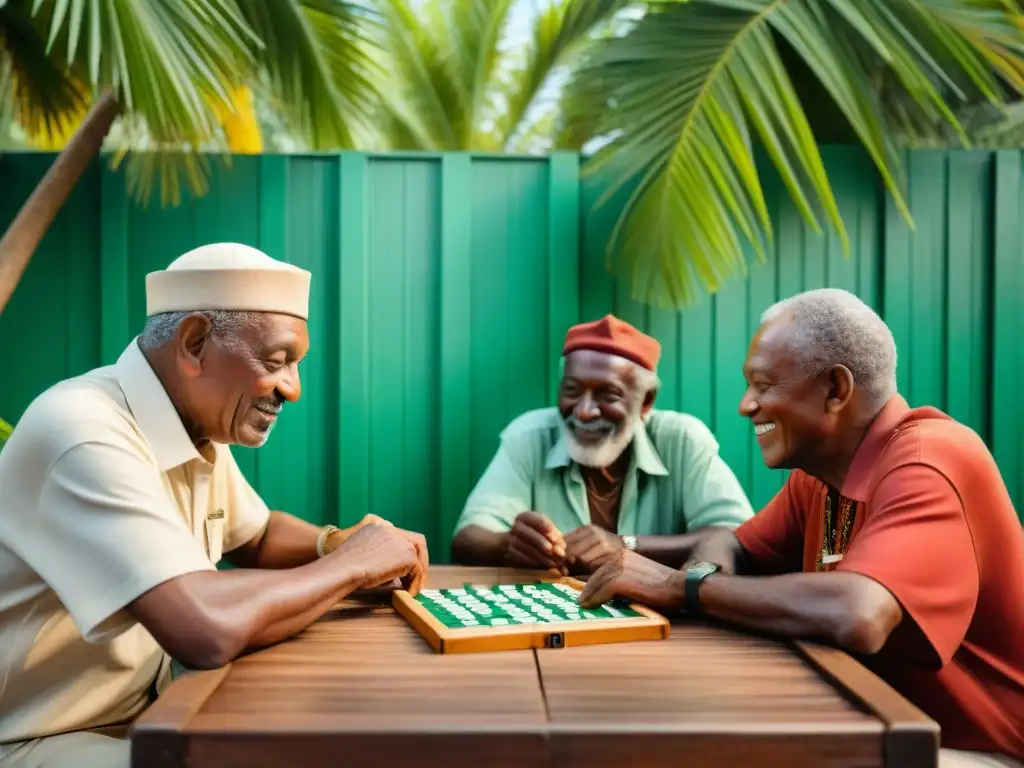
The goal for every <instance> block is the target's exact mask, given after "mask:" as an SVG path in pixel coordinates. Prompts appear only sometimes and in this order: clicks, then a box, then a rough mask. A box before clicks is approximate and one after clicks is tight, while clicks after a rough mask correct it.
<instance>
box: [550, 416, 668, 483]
mask: <svg viewBox="0 0 1024 768" xmlns="http://www.w3.org/2000/svg"><path fill="white" fill-rule="evenodd" d="M559 429H561V427H559ZM572 463H573V462H572V459H571V458H569V446H567V445H566V443H565V433H564V432H562V433H561V435H560V436H559V438H558V442H557V443H555V444H554V445H553V446H551V450H549V451H548V455H547V460H546V461H545V462H544V468H545V469H563V468H565V467H568V466H570V465H572ZM630 464H631V466H635V467H636V468H637V469H639V470H640V471H641V472H644V473H645V474H648V475H668V470H667V469H666V468H665V464H664V463H663V462H662V460H661V456H659V455H658V449H657V448H655V447H654V443H653V442H652V441H651V438H650V435H648V434H647V428H646V427H645V425H644V422H643V421H638V422H637V425H636V427H635V428H634V429H633V458H632V460H631V462H630Z"/></svg>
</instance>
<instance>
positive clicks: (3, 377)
mask: <svg viewBox="0 0 1024 768" xmlns="http://www.w3.org/2000/svg"><path fill="white" fill-rule="evenodd" d="M825 154H826V161H827V164H828V166H829V168H830V171H831V173H832V178H833V181H834V184H835V188H836V190H835V191H836V195H837V197H838V199H839V204H840V207H841V210H842V212H843V214H844V217H845V220H846V222H847V225H848V227H849V230H850V235H851V240H852V247H853V250H852V253H851V255H850V258H849V259H844V257H843V254H842V252H841V250H840V247H839V244H838V241H837V239H836V238H835V237H834V236H831V235H822V236H819V235H815V234H812V233H810V232H809V231H808V230H807V229H806V227H805V226H804V224H803V222H802V220H801V219H800V218H799V215H798V214H797V213H796V211H795V209H794V208H793V206H792V205H791V204H789V202H788V200H787V198H786V196H785V193H784V191H783V190H782V189H781V187H780V185H779V184H778V182H777V180H776V179H775V178H774V177H773V176H771V175H769V176H768V177H767V179H766V181H765V183H766V185H767V190H766V191H767V193H768V199H769V204H770V206H771V211H772V215H773V219H774V222H775V240H774V245H773V247H772V252H771V256H770V259H769V261H768V262H767V263H765V264H753V266H752V268H751V273H750V277H749V279H747V280H744V281H735V282H733V283H732V284H730V285H729V286H728V287H727V288H726V289H725V290H723V291H722V292H720V293H719V294H717V295H716V296H714V297H712V298H708V299H705V300H703V301H702V302H701V303H700V304H699V305H697V306H695V307H693V308H691V309H689V310H687V311H685V312H682V313H676V312H669V311H665V310H656V309H649V308H646V307H643V306H640V305H637V304H636V303H635V302H633V301H631V300H630V299H629V292H628V288H627V287H625V286H623V285H622V284H621V283H619V282H617V281H615V280H613V279H612V278H611V277H610V276H609V275H608V273H607V272H606V271H605V269H604V255H603V251H604V243H605V242H606V239H607V236H608V233H609V231H610V228H611V226H612V225H613V224H614V220H615V215H616V212H615V209H614V207H608V208H602V209H598V210H594V209H593V202H594V200H595V199H596V197H597V195H598V194H599V189H598V187H599V182H597V181H586V182H583V183H581V182H580V174H579V161H578V158H577V157H576V156H575V155H573V154H555V155H553V156H550V157H545V158H504V157H499V156H480V155H467V154H450V155H385V156H381V155H364V154H356V153H351V154H340V155H329V156H290V157H281V156H263V157H238V158H235V159H234V163H233V167H232V169H231V170H230V171H227V172H218V174H217V175H216V177H215V179H214V188H213V191H212V192H211V194H209V195H208V196H206V197H204V198H202V199H199V200H193V201H189V202H187V203H185V204H184V205H183V206H182V207H180V208H177V209H159V208H158V207H156V206H154V207H152V208H150V209H147V210H143V209H141V208H139V207H137V206H135V205H134V204H132V203H131V202H129V200H128V198H127V196H126V194H125V186H124V182H123V179H122V178H121V177H120V176H118V175H116V174H113V173H111V172H110V171H109V170H108V169H107V168H106V167H105V165H101V164H99V163H97V164H96V165H95V166H94V167H93V168H91V169H90V171H89V173H88V174H87V176H86V178H85V179H84V180H83V183H82V184H80V185H79V187H78V189H76V191H75V193H74V195H73V197H72V199H71V200H70V201H69V203H68V205H67V206H66V207H65V209H64V210H63V211H62V213H61V214H60V218H59V220H58V222H57V224H56V226H55V227H54V228H53V230H52V231H51V233H50V234H49V235H48V236H47V238H46V240H45V241H44V243H43V245H42V247H41V249H40V251H39V253H38V254H37V256H36V257H35V259H34V260H33V262H32V264H31V265H30V267H29V269H28V271H27V273H26V275H25V278H24V280H23V282H22V284H21V285H20V286H19V288H18V291H17V292H16V293H15V296H14V298H13V300H12V302H11V304H10V305H9V307H8V309H7V311H5V313H4V315H3V317H2V318H0V349H3V350H4V353H5V355H4V359H5V361H6V362H4V363H3V364H2V366H0V415H2V416H4V417H6V418H8V419H9V420H16V419H17V418H18V417H19V416H20V415H21V412H22V411H23V410H24V408H25V407H26V406H27V405H28V403H29V402H30V401H31V399H32V398H33V397H34V396H35V395H36V394H38V393H39V392H40V391H41V390H42V389H43V388H45V387H46V386H48V385H50V384H52V383H53V382H55V381H57V380H59V379H61V378H63V377H65V376H68V375H73V374H76V373H79V372H82V371H84V370H87V369H88V368H90V367H92V366H94V365H97V364H100V363H101V362H102V363H107V362H111V361H113V360H114V359H115V358H116V357H117V355H118V354H119V353H120V351H121V350H122V349H123V347H124V345H125V344H126V343H127V342H128V341H129V340H130V339H131V338H132V336H133V335H134V334H135V333H136V332H137V331H138V330H139V328H140V327H141V323H142V322H143V319H144V294H143V285H144V276H145V274H146V273H147V272H149V271H151V270H154V269H159V268H162V267H163V266H165V265H166V264H167V263H168V262H169V261H170V260H172V259H173V258H174V257H175V256H177V255H178V254H180V253H182V252H184V251H185V250H187V249H188V248H191V247H193V246H195V245H198V244H200V243H204V242H210V241H214V240H235V241H239V242H243V243H248V244H251V245H255V246H258V247H261V248H263V249H264V250H266V251H267V252H268V253H270V254H272V255H274V256H276V257H279V258H284V259H286V260H288V261H291V262H293V263H296V264H299V265H301V266H303V267H305V268H307V269H310V270H311V271H312V272H313V281H314V282H313V295H312V299H311V309H312V313H313V317H312V319H311V322H310V326H311V335H312V341H313V350H312V353H311V354H310V356H309V358H308V359H307V361H306V362H305V363H304V364H303V369H302V375H303V397H302V400H301V401H300V403H299V404H298V405H296V406H295V407H293V408H290V409H287V410H288V413H287V415H286V416H285V417H284V418H282V420H281V423H280V424H279V426H278V427H277V429H276V430H275V433H274V435H273V438H272V439H271V440H270V442H269V443H268V444H267V446H266V447H264V448H262V449H260V450H259V451H251V450H247V449H240V450H238V452H237V455H238V457H239V461H240V463H241V465H242V467H243V469H244V471H245V472H246V473H247V475H248V476H249V477H250V478H251V479H252V480H253V482H254V483H255V485H256V487H257V488H258V490H259V491H260V492H261V493H262V494H263V495H264V497H265V498H266V499H267V501H268V503H269V504H270V505H271V506H272V507H276V508H282V509H287V510H288V511H291V512H294V513H296V514H299V515H301V516H303V517H305V518H307V519H310V520H313V521H316V522H341V523H348V522H350V521H353V520H355V519H358V517H360V516H361V515H362V514H363V513H364V512H365V511H373V512H375V513H377V514H380V515H383V516H386V517H389V518H391V519H393V520H394V521H395V522H396V523H398V524H401V525H403V526H405V527H409V528H413V529H416V530H420V531H422V532H424V533H425V534H427V535H428V537H430V540H431V543H432V544H431V550H432V557H433V559H434V560H435V561H438V562H443V561H445V560H446V559H447V556H448V552H447V550H448V541H449V535H450V531H451V528H452V525H453V523H454V520H455V517H456V516H457V515H458V512H459V509H460V506H461V503H462V500H463V499H464V498H465V495H466V493H467V492H468V490H469V489H470V487H471V485H472V483H473V481H474V480H475V478H476V477H477V476H478V475H479V473H480V472H481V471H482V469H483V467H484V466H485V465H486V463H487V461H488V460H489V459H490V457H491V455H492V452H493V451H494V449H495V447H496V445H497V435H498V432H499V431H500V429H501V428H502V427H503V426H504V425H505V424H506V423H507V422H508V421H509V420H510V419H511V418H513V417H514V416H516V415H517V414H519V413H521V412H522V411H524V410H526V409H529V408H535V407H540V406H544V405H547V404H549V403H551V401H552V397H553V392H554V387H555V384H556V371H557V367H556V363H557V357H558V353H559V350H560V347H561V339H562V336H563V334H564V332H565V330H566V328H567V327H568V326H569V325H570V324H572V323H574V322H577V321H578V320H580V319H593V318H595V317H599V316H600V315H602V314H604V313H605V312H609V311H611V312H615V313H617V314H619V315H620V316H622V317H624V318H626V319H628V320H630V321H632V322H635V323H637V324H638V325H640V326H642V327H644V328H646V329H647V330H648V331H650V332H651V333H653V334H655V335H656V336H657V337H658V338H659V339H660V340H661V342H662V344H663V347H664V363H663V369H662V378H663V380H664V389H663V391H662V394H661V397H660V401H659V404H660V405H661V406H662V407H671V408H679V409H682V410H686V411H689V412H691V413H693V414H695V415H697V416H699V417H700V418H702V419H704V420H705V421H706V422H707V423H708V424H709V426H710V427H711V428H712V429H713V430H714V431H715V433H716V435H717V436H718V439H719V441H720V443H721V446H722V453H723V455H724V456H725V458H726V459H727V460H728V461H729V463H730V464H731V465H732V466H733V468H734V469H735V471H736V472H737V474H738V475H739V477H740V479H741V480H742V482H743V483H744V485H745V487H746V488H747V490H748V492H749V493H750V495H751V498H752V500H753V501H754V503H755V505H760V504H763V503H764V502H766V501H767V500H768V499H769V498H770V497H771V495H772V494H773V493H774V492H775V491H776V490H777V489H778V488H779V487H780V486H781V483H782V481H783V475H782V473H779V472H773V471H771V470H768V469H766V468H765V467H764V466H763V464H762V463H761V461H760V456H759V454H758V452H757V449H756V446H755V444H754V442H753V438H752V435H751V431H750V428H749V425H748V424H747V423H746V422H745V421H744V420H743V419H741V418H740V417H739V415H738V414H737V406H738V403H739V397H740V395H741V393H742V390H743V379H742V375H741V372H740V370H741V366H742V361H743V357H744V354H745V350H746V345H747V342H748V340H749V338H750V335H751V333H752V332H753V330H754V328H755V327H756V325H757V321H758V316H759V314H760V312H761V311H762V310H763V309H765V308H766V307H767V306H768V305H769V304H770V303H771V302H772V301H774V300H776V299H778V298H781V297H784V296H788V295H791V294H793V293H795V292H797V291H800V290H803V289H805V288H811V287H816V286H823V285H834V286H840V287H845V288H849V289H851V290H854V291H855V292H857V293H858V294H859V295H861V296H862V297H864V298H865V299H866V300H867V301H868V302H869V303H871V304H872V305H873V306H875V307H876V308H879V309H880V310H881V311H882V312H883V314H884V316H885V317H886V318H887V320H888V321H889V322H890V323H891V324H892V326H893V329H894V332H895V333H896V338H897V343H898V344H899V347H900V363H899V370H900V386H901V389H902V390H903V391H904V393H905V394H906V396H907V397H908V399H910V400H911V402H912V403H915V404H916V403H930V404H934V405H937V406H939V407H941V408H945V409H947V410H948V411H949V412H950V413H952V414H953V415H954V416H956V417H957V418H959V419H962V420H963V421H965V422H966V423H968V424H969V425H971V426H972V427H974V428H975V429H976V430H978V431H979V432H980V433H981V434H982V435H983V436H984V437H985V438H986V439H987V440H989V441H990V444H991V445H993V449H994V451H995V453H996V456H997V459H998V460H999V462H1000V466H1001V468H1002V469H1003V473H1004V476H1005V478H1006V481H1007V484H1008V486H1009V487H1010V489H1011V492H1012V493H1013V494H1014V497H1015V499H1017V500H1018V502H1024V495H1022V494H1024V487H1022V486H1024V453H1022V451H1021V447H1020V439H1019V437H1018V436H1019V434H1020V431H1021V427H1022V426H1024V425H1022V424H1021V423H1020V422H1021V421H1022V420H1024V406H1022V405H1019V404H1018V399H1017V398H1014V397H1013V394H1014V389H1015V387H1016V386H1017V382H1018V381H1019V380H1020V378H1021V373H1022V371H1020V370H1018V368H1019V366H1020V365H1021V355H1020V354H1019V352H1018V344H1017V341H1018V339H1020V338H1022V331H1024V327H1019V324H1020V323H1021V321H1020V320H1019V319H1018V315H1019V313H1018V312H1017V307H1016V302H1017V297H1018V296H1021V295H1022V291H1021V289H1022V288H1024V268H1022V265H1021V263H1020V262H1021V258H1022V257H1021V253H1022V246H1024V243H1022V242H1020V239H1021V236H1022V234H1021V228H1020V222H1021V220H1022V213H1024V211H1022V209H1021V207H1022V205H1024V198H1022V196H1021V164H1022V163H1021V161H1022V155H1021V153H1019V152H998V153H989V152H980V151H979V152H939V151H935V152H918V153H915V154H913V155H912V156H910V157H908V160H907V162H908V172H909V176H910V188H909V192H910V201H911V206H912V210H913V213H914V215H915V217H916V223H917V231H916V232H914V233H912V232H910V230H909V229H908V228H907V227H906V225H905V224H904V223H903V221H902V219H901V218H900V217H899V216H898V214H897V213H896V211H895V210H894V208H893V207H892V205H891V204H890V203H888V202H887V201H886V198H885V195H884V194H883V193H882V190H881V189H880V187H879V185H878V183H877V180H876V178H875V176H874V174H873V173H872V171H871V168H870V165H869V164H868V163H867V162H866V161H865V159H864V157H863V156H862V155H861V154H860V153H859V152H858V151H856V150H853V149H846V148H828V149H827V151H826V153H825ZM51 160H52V157H51V156H48V155H4V156H2V157H0V224H6V222H8V221H9V220H10V219H11V218H12V217H13V216H14V214H15V212H16V210H17V206H18V205H19V204H20V202H21V201H23V200H24V199H25V198H26V197H27V196H28V194H29V192H30V191H31V189H32V187H33V186H34V184H35V183H36V181H37V180H38V179H39V178H40V177H41V175H42V173H43V172H44V171H45V168H46V167H47V165H48V163H49V162H50V161H51Z"/></svg>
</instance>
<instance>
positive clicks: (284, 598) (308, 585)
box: [130, 557, 362, 668]
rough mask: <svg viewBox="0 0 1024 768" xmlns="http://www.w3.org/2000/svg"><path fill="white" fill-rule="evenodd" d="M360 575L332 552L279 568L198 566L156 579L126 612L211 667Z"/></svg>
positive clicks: (273, 635) (338, 594) (270, 635)
mask: <svg viewBox="0 0 1024 768" xmlns="http://www.w3.org/2000/svg"><path fill="white" fill-rule="evenodd" d="M361 578H362V577H361V574H360V572H359V570H358V569H357V568H355V567H349V566H347V565H346V564H345V563H342V562H338V561H336V559H335V557H328V558H324V559H323V560H318V561H317V562H314V563H311V564H309V565H305V566H301V567H297V568H293V569H289V570H280V571H274V570H234V571H219V572H218V571H204V572H199V573H192V574H188V575H186V576H182V577H179V578H177V579H173V580H171V581H170V582H166V583H165V584H161V585H160V586H158V587H156V588H155V589H154V590H151V591H150V592H149V593H147V595H144V596H143V597H142V598H140V599H139V600H137V601H136V602H135V603H134V604H133V606H132V607H131V609H130V612H131V613H132V614H133V615H134V616H135V618H137V619H138V620H139V621H140V622H141V623H142V624H143V625H144V626H146V628H147V629H148V630H149V631H150V633H151V634H153V636H154V637H155V638H156V639H157V641H158V642H159V643H160V644H161V646H163V647H164V649H165V650H166V651H167V652H168V653H170V654H171V655H172V656H174V657H175V658H177V659H179V660H180V661H181V662H182V663H184V664H186V665H188V666H193V667H202V668H207V667H217V666H223V665H224V664H226V663H228V662H229V661H231V660H232V659H234V658H236V657H237V656H239V655H241V654H243V653H246V652H248V651H252V650H255V649H257V648H262V647H265V646H268V645H273V644H274V643H277V642H280V641H281V640H284V639H286V638H288V637H291V636H292V635H294V634H295V633H296V632H299V631H301V630H302V629H305V628H306V627H307V626H309V625H310V624H312V623H313V622H314V621H315V620H316V619H318V618H319V617H320V616H322V615H323V614H324V613H326V612H327V611H328V610H330V609H331V607H332V606H333V605H334V604H335V603H337V602H338V601H339V600H341V599H343V598H344V597H346V596H347V595H348V594H350V593H351V592H353V591H354V590H355V589H356V588H358V587H359V586H360V584H361ZM157 605H159V611H158V610H156V606H157ZM182 627H188V628H189V629H188V631H183V630H182Z"/></svg>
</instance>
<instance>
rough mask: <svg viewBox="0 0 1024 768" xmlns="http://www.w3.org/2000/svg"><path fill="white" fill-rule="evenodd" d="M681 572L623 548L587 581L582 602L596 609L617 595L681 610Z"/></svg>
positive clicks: (672, 609) (587, 606) (649, 604)
mask: <svg viewBox="0 0 1024 768" xmlns="http://www.w3.org/2000/svg"><path fill="white" fill-rule="evenodd" d="M684 580H685V576H684V574H683V572H682V571H677V570H675V569H674V568H669V567H668V566H666V565H662V564H661V563H656V562H654V561H653V560H649V559H648V558H646V557H644V556H643V555H638V554H637V553H636V552H631V551H630V550H628V549H620V550H619V551H618V552H617V553H615V555H613V556H612V559H611V560H609V561H608V562H607V563H605V564H604V565H602V566H601V567H600V568H599V569H598V570H597V572H596V573H594V575H593V576H591V577H590V578H589V579H588V580H587V586H586V588H585V589H584V590H583V591H582V592H581V593H580V597H579V602H580V604H581V605H582V606H583V607H585V608H593V607H595V606H599V605H602V604H603V603H606V602H608V601H609V600H611V599H612V598H614V597H624V598H627V599H629V600H635V601H636V602H638V603H640V604H642V605H646V606H648V607H650V608H654V609H655V610H663V611H666V612H678V611H679V610H680V609H681V608H682V606H683V603H684V597H685V595H684V592H683V589H684V583H685V581H684Z"/></svg>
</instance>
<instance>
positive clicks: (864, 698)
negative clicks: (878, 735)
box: [792, 640, 940, 768]
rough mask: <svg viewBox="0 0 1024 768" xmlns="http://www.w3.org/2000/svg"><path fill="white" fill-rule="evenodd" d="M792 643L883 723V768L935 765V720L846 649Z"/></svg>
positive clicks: (937, 733) (933, 767) (930, 767)
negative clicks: (884, 767) (845, 650)
mask: <svg viewBox="0 0 1024 768" xmlns="http://www.w3.org/2000/svg"><path fill="white" fill-rule="evenodd" d="M792 645H793V647H794V648H795V650H796V651H797V653H798V654H799V655H800V656H801V657H803V659H804V660H805V661H806V662H807V663H808V664H810V665H811V666H812V667H814V668H815V669H816V670H817V671H818V672H819V673H820V674H821V675H823V676H824V677H826V678H827V679H828V680H829V681H830V682H831V683H832V684H833V685H835V686H837V687H839V688H840V689H841V691H842V692H843V693H844V694H845V695H846V696H847V697H848V698H850V699H852V700H853V701H855V702H856V703H857V704H858V705H859V706H860V707H861V708H863V709H865V710H867V711H869V712H871V713H872V714H873V715H875V716H876V717H877V718H878V719H879V720H881V721H882V722H883V723H884V724H885V732H886V735H885V765H886V768H937V766H938V760H939V745H940V729H939V724H938V723H937V722H935V721H934V720H932V719H931V718H930V717H928V715H926V714H925V713H924V712H922V711H921V710H920V709H919V708H918V707H916V706H915V705H914V704H912V703H911V702H909V701H908V700H907V699H905V698H904V697H903V696H902V695H901V694H900V693H899V691H897V690H896V689H895V688H893V687H892V686H890V685H889V684H888V683H887V682H885V681H884V680H882V678H880V677H878V676H877V675H876V674H875V673H873V672H872V671H871V670H869V669H868V668H867V667H865V666H864V665H863V664H861V663H860V662H859V661H857V660H856V659H854V658H853V657H852V656H850V655H849V654H847V653H846V652H844V651H841V650H839V649H838V648H831V647H829V646H826V645H820V644H818V643H812V642H808V641H804V640H796V641H793V643H792Z"/></svg>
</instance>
